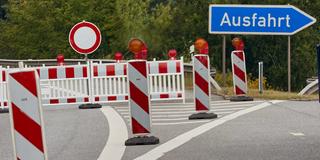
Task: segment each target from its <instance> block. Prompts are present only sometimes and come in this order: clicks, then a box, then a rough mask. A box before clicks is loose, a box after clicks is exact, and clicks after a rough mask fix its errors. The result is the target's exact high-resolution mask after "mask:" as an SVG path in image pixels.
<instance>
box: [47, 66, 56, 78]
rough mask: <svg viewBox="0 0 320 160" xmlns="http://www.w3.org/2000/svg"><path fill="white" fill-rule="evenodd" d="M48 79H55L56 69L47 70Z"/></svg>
mask: <svg viewBox="0 0 320 160" xmlns="http://www.w3.org/2000/svg"><path fill="white" fill-rule="evenodd" d="M48 72H49V79H57V68H49V69H48Z"/></svg>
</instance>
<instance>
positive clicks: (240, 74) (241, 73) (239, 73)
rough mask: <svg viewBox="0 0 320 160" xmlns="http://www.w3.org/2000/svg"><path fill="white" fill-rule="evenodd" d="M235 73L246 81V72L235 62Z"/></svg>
mask: <svg viewBox="0 0 320 160" xmlns="http://www.w3.org/2000/svg"><path fill="white" fill-rule="evenodd" d="M233 70H234V74H235V75H237V77H239V78H240V79H241V80H242V81H243V82H245V81H246V75H245V73H244V72H243V71H242V70H241V69H240V68H239V67H238V66H237V65H235V64H233Z"/></svg>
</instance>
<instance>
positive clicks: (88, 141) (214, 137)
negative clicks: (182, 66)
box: [0, 96, 320, 160]
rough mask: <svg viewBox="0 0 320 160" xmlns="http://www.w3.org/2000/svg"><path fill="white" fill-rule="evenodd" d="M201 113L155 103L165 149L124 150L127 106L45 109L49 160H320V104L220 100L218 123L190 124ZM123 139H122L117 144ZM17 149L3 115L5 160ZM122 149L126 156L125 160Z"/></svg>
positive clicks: (214, 106) (1, 152) (215, 102)
mask: <svg viewBox="0 0 320 160" xmlns="http://www.w3.org/2000/svg"><path fill="white" fill-rule="evenodd" d="M193 107H194V106H193V104H192V102H191V101H190V100H188V101H187V102H186V104H181V103H177V102H174V103H172V102H171V103H164V102H161V103H153V104H152V121H153V126H152V135H154V136H156V137H158V138H159V139H160V144H158V145H148V146H129V147H125V146H124V140H125V139H127V138H130V137H133V135H132V134H131V133H130V125H129V124H130V123H129V117H128V116H129V110H128V108H127V104H112V105H108V106H104V108H103V109H90V110H79V109H77V107H76V106H67V107H66V106H60V107H45V109H44V119H45V129H46V140H47V146H48V147H47V148H48V155H49V160H94V159H98V157H100V159H114V157H121V159H124V160H131V159H156V158H158V159H162V160H180V159H181V160H194V159H197V160H202V159H203V160H208V159H214V160H264V159H265V160H270V159H271V160H273V159H274V160H276V159H279V160H280V159H281V160H305V159H306V160H319V159H320V152H319V150H320V123H319V120H320V105H319V103H318V102H313V101H309V102H298V101H287V102H280V103H276V102H275V101H263V100H256V101H253V102H230V101H227V100H223V99H222V98H221V97H218V96H214V97H213V98H212V103H211V111H212V112H214V113H216V114H218V116H219V117H218V119H215V120H196V121H190V120H188V119H187V117H188V116H189V115H191V114H192V113H194V109H193ZM104 109H108V110H104ZM112 110H113V111H115V112H114V113H113V112H111V111H112ZM106 112H107V113H109V114H110V113H112V114H114V115H116V116H118V117H120V121H123V124H124V126H125V130H126V132H127V135H122V137H120V134H119V132H120V131H123V128H122V130H121V127H120V126H121V123H120V121H119V119H117V121H114V119H112V117H111V116H110V115H109V116H107V114H106ZM109 123H111V125H109ZM118 129H119V130H118ZM117 136H118V137H119V139H117V138H114V137H117ZM123 136H127V137H123ZM121 138H122V139H121ZM123 138H125V139H123ZM111 142H112V143H111ZM11 143H12V142H11V136H10V123H9V114H0V159H1V160H9V159H13V158H12V144H11ZM120 149H123V152H122V151H119V152H117V150H120ZM108 150H112V152H110V151H109V152H108ZM104 151H106V152H104ZM103 153H106V154H103ZM102 155H103V156H102ZM119 159H120V158H119Z"/></svg>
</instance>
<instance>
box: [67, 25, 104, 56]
mask: <svg viewBox="0 0 320 160" xmlns="http://www.w3.org/2000/svg"><path fill="white" fill-rule="evenodd" d="M69 43H70V46H71V47H72V48H73V50H75V51H76V52H78V53H80V54H91V53H93V52H94V51H95V50H96V49H98V47H99V46H100V44H101V33H100V30H99V28H98V27H97V26H96V25H94V24H93V23H90V22H85V21H84V22H79V23H77V24H76V25H74V26H73V27H72V29H71V30H70V33H69Z"/></svg>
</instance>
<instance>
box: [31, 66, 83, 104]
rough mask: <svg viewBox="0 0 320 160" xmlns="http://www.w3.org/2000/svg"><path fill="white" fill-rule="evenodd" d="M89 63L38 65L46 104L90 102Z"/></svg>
mask: <svg viewBox="0 0 320 160" xmlns="http://www.w3.org/2000/svg"><path fill="white" fill-rule="evenodd" d="M88 68H89V67H88V65H73V66H50V67H38V68H36V69H37V72H38V73H39V77H40V84H41V89H42V102H43V104H44V105H56V104H83V103H89V90H88V87H87V86H88V81H89V70H88Z"/></svg>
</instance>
